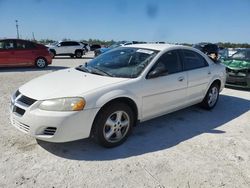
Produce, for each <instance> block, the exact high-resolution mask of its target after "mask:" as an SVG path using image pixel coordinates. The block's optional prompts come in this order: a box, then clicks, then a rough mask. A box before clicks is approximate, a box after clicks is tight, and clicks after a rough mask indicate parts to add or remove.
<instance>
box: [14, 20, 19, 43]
mask: <svg viewBox="0 0 250 188" xmlns="http://www.w3.org/2000/svg"><path fill="white" fill-rule="evenodd" d="M15 21H16V33H17V38H18V39H19V31H18V20H15Z"/></svg>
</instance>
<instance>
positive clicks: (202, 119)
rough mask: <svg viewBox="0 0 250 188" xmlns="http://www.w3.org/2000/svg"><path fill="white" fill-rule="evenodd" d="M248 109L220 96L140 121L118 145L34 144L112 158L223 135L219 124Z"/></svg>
mask: <svg viewBox="0 0 250 188" xmlns="http://www.w3.org/2000/svg"><path fill="white" fill-rule="evenodd" d="M249 109H250V102H249V101H248V100H245V99H241V98H237V97H231V96H227V95H221V96H220V100H219V101H218V104H217V106H216V107H215V108H214V109H213V110H211V111H206V110H203V109H201V108H200V107H198V106H197V105H196V106H192V107H189V108H186V109H183V110H180V111H177V112H174V113H171V114H168V115H164V116H162V117H159V118H155V119H153V120H150V121H146V122H143V123H140V124H139V125H138V126H137V127H135V128H134V130H133V133H132V135H130V137H129V139H128V140H127V141H126V142H125V143H124V144H123V145H121V146H118V147H116V148H111V149H107V148H103V147H101V146H99V145H97V144H96V143H94V142H93V141H92V140H91V139H83V140H79V141H73V142H68V143H49V142H44V141H38V140H37V142H38V144H39V145H40V146H41V147H42V148H44V149H45V150H47V151H48V152H50V153H53V154H54V155H57V156H60V157H63V158H67V159H72V160H87V161H95V160H101V161H102V160H114V159H121V158H127V157H132V156H138V155H143V154H146V153H150V152H156V151H159V150H165V149H168V148H171V147H174V146H176V145H178V144H179V143H181V142H185V141H187V140H189V139H191V138H193V137H196V136H199V135H201V134H204V133H208V134H225V131H222V130H220V129H219V128H220V126H222V125H224V124H225V123H227V122H229V121H231V120H233V119H235V118H237V117H239V116H240V115H242V114H244V113H245V112H247V111H248V110H249Z"/></svg>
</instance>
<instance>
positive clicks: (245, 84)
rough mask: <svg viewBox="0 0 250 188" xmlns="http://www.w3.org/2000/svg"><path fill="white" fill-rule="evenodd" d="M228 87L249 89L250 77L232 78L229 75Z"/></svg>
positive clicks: (227, 79)
mask: <svg viewBox="0 0 250 188" xmlns="http://www.w3.org/2000/svg"><path fill="white" fill-rule="evenodd" d="M226 86H231V87H237V88H246V89H249V88H250V75H248V76H245V77H242V76H231V75H229V74H227V78H226Z"/></svg>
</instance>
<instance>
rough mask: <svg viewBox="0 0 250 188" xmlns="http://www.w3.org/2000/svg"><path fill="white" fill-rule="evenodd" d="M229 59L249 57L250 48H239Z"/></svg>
mask: <svg viewBox="0 0 250 188" xmlns="http://www.w3.org/2000/svg"><path fill="white" fill-rule="evenodd" d="M231 59H238V60H246V59H250V50H240V51H238V52H236V53H235V54H233V55H232V56H231Z"/></svg>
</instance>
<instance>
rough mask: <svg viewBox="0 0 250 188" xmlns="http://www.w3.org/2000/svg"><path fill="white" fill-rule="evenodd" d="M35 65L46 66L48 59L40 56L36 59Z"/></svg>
mask: <svg viewBox="0 0 250 188" xmlns="http://www.w3.org/2000/svg"><path fill="white" fill-rule="evenodd" d="M35 65H36V67H37V68H45V67H46V66H47V61H46V60H45V59H44V58H42V57H39V58H37V59H36V62H35Z"/></svg>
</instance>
